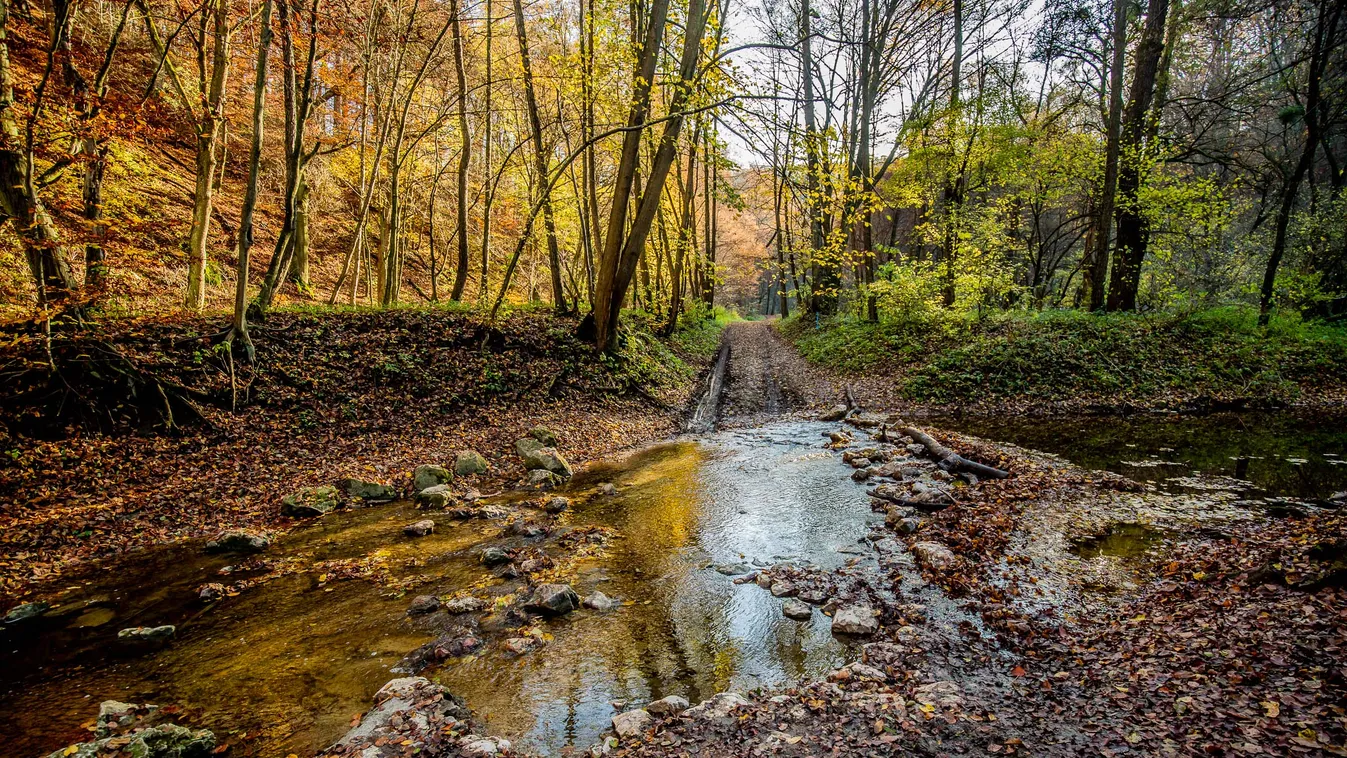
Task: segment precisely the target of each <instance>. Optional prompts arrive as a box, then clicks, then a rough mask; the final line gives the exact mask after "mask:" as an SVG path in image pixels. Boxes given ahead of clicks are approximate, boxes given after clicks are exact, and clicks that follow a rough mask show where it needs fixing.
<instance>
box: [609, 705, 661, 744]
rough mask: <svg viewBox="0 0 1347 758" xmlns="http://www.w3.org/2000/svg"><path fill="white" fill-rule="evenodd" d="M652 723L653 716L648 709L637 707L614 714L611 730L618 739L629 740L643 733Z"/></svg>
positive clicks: (653, 721)
mask: <svg viewBox="0 0 1347 758" xmlns="http://www.w3.org/2000/svg"><path fill="white" fill-rule="evenodd" d="M654 723H655V717H654V716H651V715H650V712H649V711H647V710H645V709H643V708H638V709H636V710H634V711H627V712H625V713H619V714H617V715H616V716H614V717H613V732H614V733H615V734H617V736H618V739H623V740H629V739H631V738H632V737H639V736H640V735H642V734H644V733H645V730H647V729H649V728H650V727H651V726H652V725H653V724H654Z"/></svg>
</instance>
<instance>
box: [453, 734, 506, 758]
mask: <svg viewBox="0 0 1347 758" xmlns="http://www.w3.org/2000/svg"><path fill="white" fill-rule="evenodd" d="M509 751H510V741H509V740H506V739H501V738H500V737H472V738H469V739H465V740H464V741H463V742H461V743H459V747H458V754H459V755H461V756H463V758H487V757H488V756H492V755H500V754H501V753H508V752H509Z"/></svg>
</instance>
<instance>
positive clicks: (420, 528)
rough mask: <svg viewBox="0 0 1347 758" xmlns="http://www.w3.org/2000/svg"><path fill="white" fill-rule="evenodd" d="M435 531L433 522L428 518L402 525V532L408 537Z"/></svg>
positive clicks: (421, 535)
mask: <svg viewBox="0 0 1347 758" xmlns="http://www.w3.org/2000/svg"><path fill="white" fill-rule="evenodd" d="M434 531H435V522H434V521H431V520H430V519H428V518H424V519H421V520H420V521H417V522H416V523H413V524H408V525H406V526H404V527H402V533H403V534H405V535H407V536H408V537H424V536H426V535H428V534H431V533H433V532H434Z"/></svg>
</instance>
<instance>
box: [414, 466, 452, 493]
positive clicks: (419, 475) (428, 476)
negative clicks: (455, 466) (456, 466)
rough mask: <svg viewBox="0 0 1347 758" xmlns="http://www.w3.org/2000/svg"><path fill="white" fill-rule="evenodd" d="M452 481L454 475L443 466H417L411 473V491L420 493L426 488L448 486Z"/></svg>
mask: <svg viewBox="0 0 1347 758" xmlns="http://www.w3.org/2000/svg"><path fill="white" fill-rule="evenodd" d="M452 481H454V474H453V472H452V471H450V470H449V469H447V468H445V467H444V466H435V465H432V464H424V465H421V466H417V467H416V470H414V471H412V490H414V491H416V492H420V491H421V490H423V489H426V488H428V487H436V486H439V485H441V484H449V483H450V482H452Z"/></svg>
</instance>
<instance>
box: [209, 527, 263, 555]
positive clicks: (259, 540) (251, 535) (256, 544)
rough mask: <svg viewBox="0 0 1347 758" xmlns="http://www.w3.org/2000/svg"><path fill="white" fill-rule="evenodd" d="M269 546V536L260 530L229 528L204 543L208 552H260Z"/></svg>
mask: <svg viewBox="0 0 1347 758" xmlns="http://www.w3.org/2000/svg"><path fill="white" fill-rule="evenodd" d="M270 546H271V538H269V537H267V536H266V535H265V534H262V533H260V532H249V531H246V530H243V529H231V530H229V531H227V532H221V533H220V535H219V536H218V537H216V538H215V539H213V540H211V541H210V542H207V543H206V552H208V553H260V552H262V551H263V550H266V549H267V548H268V547H270Z"/></svg>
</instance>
